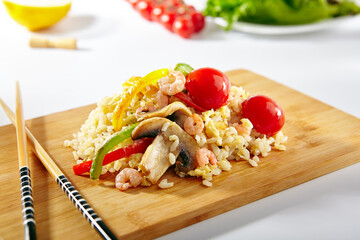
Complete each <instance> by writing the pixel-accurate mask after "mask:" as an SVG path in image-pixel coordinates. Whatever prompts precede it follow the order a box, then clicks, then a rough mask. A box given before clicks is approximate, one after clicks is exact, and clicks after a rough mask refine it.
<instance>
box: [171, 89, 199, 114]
mask: <svg viewBox="0 0 360 240" xmlns="http://www.w3.org/2000/svg"><path fill="white" fill-rule="evenodd" d="M175 97H177V98H179V99H180V100H182V101H184V102H185V103H186V104H187V105H189V106H190V107H193V108H195V109H196V110H199V111H200V112H204V111H206V109H204V108H202V107H200V106H199V105H197V104H196V103H195V102H194V100H193V99H192V98H191V96H189V95H187V94H186V93H184V92H179V93H177V94H175Z"/></svg>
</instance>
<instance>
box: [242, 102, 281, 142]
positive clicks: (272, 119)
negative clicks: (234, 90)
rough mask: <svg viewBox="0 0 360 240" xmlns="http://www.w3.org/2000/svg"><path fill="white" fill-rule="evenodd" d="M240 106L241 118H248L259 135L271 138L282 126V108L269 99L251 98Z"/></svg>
mask: <svg viewBox="0 0 360 240" xmlns="http://www.w3.org/2000/svg"><path fill="white" fill-rule="evenodd" d="M241 105H242V115H243V117H244V118H248V119H249V120H250V122H251V123H252V124H253V126H254V128H255V130H256V131H257V132H259V133H263V134H265V135H267V136H272V135H274V134H276V133H277V132H278V131H280V130H281V128H282V127H283V126H284V123H285V115H284V112H283V110H282V108H281V107H280V105H279V104H278V103H276V102H275V101H274V100H272V99H271V98H269V97H266V96H262V95H257V96H253V97H250V98H248V99H246V100H245V101H244V102H243V103H242V104H241Z"/></svg>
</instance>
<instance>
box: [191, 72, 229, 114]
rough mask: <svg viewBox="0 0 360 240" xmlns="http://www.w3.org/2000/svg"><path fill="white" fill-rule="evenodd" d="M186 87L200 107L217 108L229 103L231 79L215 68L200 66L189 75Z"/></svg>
mask: <svg viewBox="0 0 360 240" xmlns="http://www.w3.org/2000/svg"><path fill="white" fill-rule="evenodd" d="M185 87H186V89H187V90H188V92H189V94H190V96H192V98H193V99H194V102H195V103H196V104H198V105H199V106H200V107H202V108H205V109H207V110H209V109H212V108H213V109H217V108H219V107H221V106H223V105H225V104H227V103H228V100H229V94H230V87H231V84H230V81H229V79H228V78H227V76H226V75H225V74H224V73H222V72H221V71H219V70H216V69H214V68H199V69H197V70H194V71H192V72H190V73H189V74H188V75H187V78H186V83H185Z"/></svg>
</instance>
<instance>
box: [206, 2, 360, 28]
mask: <svg viewBox="0 0 360 240" xmlns="http://www.w3.org/2000/svg"><path fill="white" fill-rule="evenodd" d="M359 13H360V7H359V6H358V5H356V3H354V2H353V1H348V0H342V1H341V0H208V1H207V5H206V9H205V10H204V15H205V16H212V17H221V18H223V19H224V20H226V21H227V22H228V27H227V29H230V28H231V25H232V23H233V22H236V21H243V22H250V23H260V24H270V25H298V24H306V23H313V22H316V21H320V20H324V19H328V18H333V17H338V16H347V15H355V14H359Z"/></svg>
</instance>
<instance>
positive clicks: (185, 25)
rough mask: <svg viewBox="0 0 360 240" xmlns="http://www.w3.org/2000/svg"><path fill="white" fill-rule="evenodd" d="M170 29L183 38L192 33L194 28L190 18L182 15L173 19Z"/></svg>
mask: <svg viewBox="0 0 360 240" xmlns="http://www.w3.org/2000/svg"><path fill="white" fill-rule="evenodd" d="M172 31H173V32H174V33H176V34H178V35H179V36H181V37H183V38H189V37H191V35H192V34H193V33H194V31H195V28H194V24H193V22H192V19H191V18H190V17H189V16H186V15H183V16H179V17H177V18H176V19H175V21H174V24H173V27H172Z"/></svg>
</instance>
